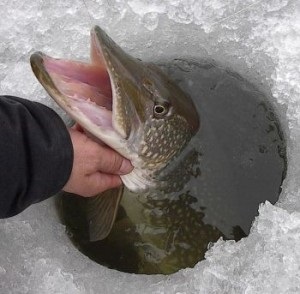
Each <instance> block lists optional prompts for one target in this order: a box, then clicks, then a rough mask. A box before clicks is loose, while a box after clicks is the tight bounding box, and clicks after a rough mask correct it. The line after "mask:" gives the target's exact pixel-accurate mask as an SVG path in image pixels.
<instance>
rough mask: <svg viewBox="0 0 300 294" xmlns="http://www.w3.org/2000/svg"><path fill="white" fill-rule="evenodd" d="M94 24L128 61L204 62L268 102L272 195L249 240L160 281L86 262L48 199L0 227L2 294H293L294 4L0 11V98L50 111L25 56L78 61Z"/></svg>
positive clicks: (83, 2)
mask: <svg viewBox="0 0 300 294" xmlns="http://www.w3.org/2000/svg"><path fill="white" fill-rule="evenodd" d="M94 24H98V25H100V26H102V27H103V28H104V29H105V30H107V31H108V32H109V34H110V35H111V36H112V37H113V38H114V39H115V40H116V41H117V43H119V44H120V45H121V46H122V47H124V48H125V49H127V50H128V51H129V52H130V53H131V54H133V55H134V56H137V57H140V58H143V59H145V60H161V59H166V58H173V57H185V56H187V57H193V58H196V59H198V58H203V57H211V58H213V59H215V60H216V61H218V62H220V63H222V64H224V65H227V66H230V67H231V68H233V69H234V70H236V71H238V72H239V73H240V74H241V75H242V76H243V77H245V78H248V79H249V80H250V81H252V82H254V83H255V84H256V85H257V86H258V87H260V88H261V89H262V90H263V91H265V92H268V94H271V96H273V97H274V100H273V101H272V102H273V104H274V105H275V107H276V109H277V110H278V113H279V116H280V118H281V121H282V124H283V127H284V130H285V136H286V138H287V142H288V164H289V165H288V172H287V178H286V180H285V182H284V185H283V191H282V194H281V197H280V199H279V202H278V203H277V205H275V206H273V205H271V204H269V203H266V204H263V205H262V206H261V207H260V211H259V216H258V217H257V218H256V220H255V222H254V224H253V227H252V231H251V234H250V236H249V237H247V238H245V239H243V240H241V241H240V242H238V243H235V242H233V241H229V242H228V241H227V242H225V241H221V240H220V241H219V242H217V243H216V244H215V245H213V246H212V248H211V249H210V251H208V253H207V256H206V257H207V259H206V260H205V261H202V262H200V263H198V264H197V265H196V267H195V268H193V269H186V270H182V271H180V272H178V273H176V274H174V275H172V276H169V277H166V276H136V275H130V274H124V273H119V272H116V271H112V270H109V269H107V268H104V267H101V266H99V265H98V264H95V263H94V262H92V261H91V260H89V259H88V258H86V257H85V256H83V255H82V254H81V253H80V252H78V251H77V249H76V248H75V247H74V246H73V245H72V244H71V242H70V241H69V239H68V237H67V236H66V234H65V232H64V227H63V226H62V225H60V223H59V219H58V217H57V215H56V210H55V205H54V202H53V200H49V201H45V202H44V203H41V204H38V205H34V206H32V207H30V208H29V209H27V210H26V211H25V212H24V213H22V214H21V215H19V216H16V217H14V218H12V219H8V220H3V221H1V222H0V237H1V244H0V252H1V254H0V288H1V293H99V292H101V293H133V294H134V293H299V292H300V286H299V285H300V269H299V264H300V214H299V213H300V183H299V178H300V168H299V166H300V83H299V81H300V72H299V68H300V55H299V52H300V4H299V1H295V0H283V1H279V0H270V1H259V0H258V1H256V0H246V1H242V0H228V1H223V0H203V1H196V0H183V1H179V0H169V1H166V0H161V1H146V0H143V1H135V0H131V1H125V0H115V1H110V0H108V1H104V0H95V1H92V0H75V1H71V0H66V1H63V2H61V1H48V2H47V1H44V0H36V1H26V2H22V1H17V0H11V1H1V3H0V89H1V94H15V95H20V96H23V97H25V98H28V99H32V100H36V101H40V102H43V103H46V104H48V105H50V106H51V107H52V105H53V104H52V102H50V101H51V100H50V99H49V98H48V96H47V95H46V94H45V92H44V91H43V90H42V88H41V86H39V85H38V83H37V81H36V80H35V78H34V76H33V74H31V72H30V68H29V65H28V59H29V56H30V53H32V52H33V51H36V50H41V51H44V52H46V53H48V54H50V55H52V56H57V57H69V58H71V57H78V58H79V59H82V60H84V59H86V58H88V55H89V52H88V44H89V37H88V35H89V30H90V28H91V26H92V25H94ZM56 109H58V108H56Z"/></svg>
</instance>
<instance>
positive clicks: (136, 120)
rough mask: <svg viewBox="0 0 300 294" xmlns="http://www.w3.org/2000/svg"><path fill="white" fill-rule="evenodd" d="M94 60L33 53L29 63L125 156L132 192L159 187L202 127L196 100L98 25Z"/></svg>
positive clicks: (63, 103)
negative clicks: (157, 175)
mask: <svg viewBox="0 0 300 294" xmlns="http://www.w3.org/2000/svg"><path fill="white" fill-rule="evenodd" d="M90 59H91V61H90V63H84V62H79V61H70V60H62V59H54V58H52V57H49V56H47V55H45V54H43V53H41V52H36V53H34V54H33V55H32V56H31V58H30V61H31V66H32V69H33V72H34V73H35V75H36V77H37V79H38V80H39V81H40V83H41V84H42V85H43V87H44V88H45V89H46V91H47V92H48V93H49V95H50V96H51V97H52V98H53V99H54V100H55V101H56V102H57V103H58V104H59V106H60V107H62V108H63V109H64V110H65V111H66V112H67V113H68V114H69V115H70V116H71V117H72V118H73V119H74V120H75V121H76V122H77V123H78V124H80V125H81V127H82V128H83V129H84V130H85V131H86V132H87V133H89V134H91V135H93V136H94V137H96V138H97V139H99V140H100V141H102V142H103V143H105V144H106V145H108V146H109V147H111V148H112V149H114V150H116V151H117V152H119V153H120V154H121V155H123V156H124V157H126V158H128V159H129V160H131V162H132V165H133V166H134V169H133V171H132V172H131V173H130V174H128V175H125V176H122V180H123V182H124V183H125V185H126V186H127V187H128V188H129V189H130V190H132V191H141V190H146V189H148V188H149V187H150V186H155V183H154V182H155V181H154V180H153V177H152V176H149V175H150V174H153V172H157V171H159V170H161V169H162V168H163V167H165V166H166V165H167V164H168V162H169V161H170V160H171V159H172V158H173V157H175V155H177V154H178V153H179V152H180V150H181V149H182V148H183V147H184V146H185V144H186V143H187V142H188V141H189V140H190V138H191V137H192V136H193V134H195V133H196V132H197V130H198V127H199V117H198V113H197V111H196V109H195V106H194V104H193V101H192V100H191V98H190V97H189V96H188V95H186V94H185V93H184V92H183V91H182V90H181V89H180V88H179V87H178V86H177V85H176V84H175V83H174V82H172V81H170V80H169V78H168V77H167V76H166V74H164V73H163V72H162V71H161V70H160V69H159V68H158V67H156V66H155V65H153V64H151V63H144V62H142V61H140V60H138V59H136V58H133V57H131V56H130V55H129V54H127V53H126V52H124V51H123V50H122V49H121V48H120V47H119V46H118V45H117V44H116V43H115V42H114V41H113V40H112V39H111V38H110V37H109V36H108V35H107V34H106V33H105V32H104V31H103V30H102V29H100V28H99V27H98V26H96V27H94V28H93V29H92V30H91V54H90Z"/></svg>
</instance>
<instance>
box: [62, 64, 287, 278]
mask: <svg viewBox="0 0 300 294" xmlns="http://www.w3.org/2000/svg"><path fill="white" fill-rule="evenodd" d="M160 66H161V68H162V69H163V70H164V71H165V72H167V74H168V75H169V77H170V78H171V79H172V80H173V81H176V83H177V84H179V85H180V86H181V87H182V88H183V89H184V91H185V92H186V93H188V94H189V95H190V96H191V97H192V99H193V101H194V103H195V105H196V107H197V110H198V113H199V114H200V120H201V123H200V124H201V127H200V130H199V132H198V133H197V134H196V135H195V137H194V138H193V139H192V141H191V142H190V143H189V144H188V146H187V147H186V149H185V150H184V151H183V154H182V155H181V156H180V157H179V158H178V159H177V161H178V162H180V164H179V167H178V168H177V169H176V173H178V176H176V177H173V178H174V180H173V181H171V180H170V183H169V186H170V191H167V192H159V191H153V192H151V193H147V194H146V193H144V194H143V193H129V191H126V190H125V191H124V193H123V194H124V195H123V199H122V201H121V205H120V209H119V213H118V216H117V219H116V222H115V224H114V226H113V228H112V231H111V233H110V235H109V236H108V237H107V238H106V239H104V240H102V241H97V242H91V241H90V240H89V225H88V216H87V201H88V200H87V199H84V198H82V197H79V196H77V197H76V195H70V194H65V193H63V195H62V197H61V199H59V200H58V211H59V213H60V216H61V219H62V222H63V223H64V224H65V225H66V229H67V233H68V235H69V237H70V239H71V240H72V242H73V243H74V245H75V246H76V247H77V248H78V249H79V250H80V251H81V252H82V253H83V254H85V255H86V256H88V257H89V258H91V259H92V260H94V261H95V262H97V263H99V264H101V265H104V266H107V267H108V268H113V269H117V270H120V271H123V272H129V273H138V274H171V273H174V272H176V271H178V270H180V269H184V268H187V267H194V265H195V264H196V263H198V262H199V261H200V260H203V259H204V255H205V253H206V251H207V250H208V248H209V245H210V246H211V244H213V243H214V242H216V241H217V240H218V239H219V238H223V239H225V240H235V241H239V240H240V239H241V238H243V237H246V236H247V235H248V234H249V231H250V227H251V224H252V222H253V220H254V218H255V217H256V216H257V214H258V207H259V204H261V203H263V202H265V201H269V202H271V203H273V204H274V203H275V202H276V201H277V200H278V196H279V193H280V192H281V184H282V181H283V179H284V177H285V175H286V168H287V166H286V144H285V140H284V136H283V133H282V129H281V125H280V122H279V120H278V118H277V115H276V114H275V110H274V109H273V107H272V104H271V103H270V97H266V95H265V94H264V93H262V92H261V91H259V90H258V89H257V88H256V87H255V86H253V85H252V84H251V83H249V82H248V81H247V80H246V79H244V78H243V77H242V76H240V75H238V74H237V73H235V72H233V71H231V70H230V69H228V68H223V67H222V66H220V65H218V64H216V63H215V62H214V61H212V60H210V61H209V60H203V61H195V60H185V59H179V58H176V59H174V60H172V61H169V62H160ZM173 191H176V192H173ZM94 225H97V224H94ZM100 225H101V224H100Z"/></svg>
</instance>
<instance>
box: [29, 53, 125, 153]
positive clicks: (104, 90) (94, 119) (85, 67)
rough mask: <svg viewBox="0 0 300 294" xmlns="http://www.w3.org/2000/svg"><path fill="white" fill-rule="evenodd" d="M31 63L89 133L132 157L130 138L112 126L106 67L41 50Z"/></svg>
mask: <svg viewBox="0 0 300 294" xmlns="http://www.w3.org/2000/svg"><path fill="white" fill-rule="evenodd" d="M30 62H31V66H32V69H33V72H34V73H35V75H36V77H37V79H38V80H39V82H40V83H41V84H42V85H43V86H44V88H45V89H46V91H47V92H48V93H49V95H50V96H51V97H52V98H53V99H54V100H55V101H56V102H57V104H58V105H59V106H60V107H61V108H62V109H64V110H65V111H66V112H67V113H68V114H69V115H70V116H71V117H72V118H73V119H74V120H75V121H76V122H77V123H79V124H80V125H81V126H82V127H83V128H84V129H85V130H86V131H87V132H89V133H91V134H92V135H93V136H95V137H97V138H98V139H99V140H101V141H102V142H104V143H105V144H107V145H109V146H110V147H112V148H113V149H115V150H117V151H118V152H119V153H121V154H122V155H123V156H128V153H129V152H128V150H127V148H126V146H127V143H126V140H124V139H123V138H122V136H121V135H120V134H119V133H118V132H117V131H116V130H115V129H114V128H113V125H112V111H111V108H112V97H111V88H110V82H109V76H108V74H107V72H106V70H105V69H104V68H103V67H102V68H101V67H98V66H95V65H93V64H86V63H82V62H76V61H69V60H61V59H54V58H51V57H50V56H47V55H46V54H44V53H41V52H36V53H34V54H33V55H31V57H30Z"/></svg>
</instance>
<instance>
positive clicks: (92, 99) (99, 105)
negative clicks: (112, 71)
mask: <svg viewBox="0 0 300 294" xmlns="http://www.w3.org/2000/svg"><path fill="white" fill-rule="evenodd" d="M44 66H45V69H46V71H47V72H48V74H49V75H50V77H51V78H52V80H53V82H54V84H55V86H56V87H57V89H58V90H59V92H60V93H61V94H63V95H64V96H65V97H67V98H69V99H68V104H69V105H70V107H71V108H72V110H73V111H76V110H79V111H80V112H81V113H82V114H83V115H84V116H86V117H87V118H88V119H89V120H90V121H91V122H93V123H94V124H96V125H97V126H102V127H110V128H112V89H111V83H110V78H109V75H108V72H107V70H106V68H105V66H104V62H103V61H99V59H98V62H93V63H92V64H87V63H83V62H74V61H69V60H60V59H53V58H50V57H44Z"/></svg>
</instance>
